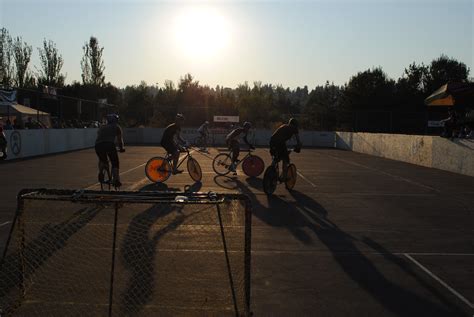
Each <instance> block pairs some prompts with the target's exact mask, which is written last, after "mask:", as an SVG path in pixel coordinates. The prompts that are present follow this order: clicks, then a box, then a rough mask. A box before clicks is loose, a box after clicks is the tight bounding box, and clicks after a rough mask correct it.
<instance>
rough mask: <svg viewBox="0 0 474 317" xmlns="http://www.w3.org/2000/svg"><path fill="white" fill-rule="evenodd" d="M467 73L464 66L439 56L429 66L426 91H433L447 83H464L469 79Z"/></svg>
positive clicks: (454, 60) (456, 61) (444, 56)
mask: <svg viewBox="0 0 474 317" xmlns="http://www.w3.org/2000/svg"><path fill="white" fill-rule="evenodd" d="M469 71H470V69H469V68H468V67H467V66H466V64H464V63H462V62H459V61H458V60H456V59H454V58H449V57H448V56H446V55H441V56H440V57H439V58H437V59H434V60H433V61H432V62H431V64H430V66H429V73H428V79H427V89H428V91H429V92H431V91H434V90H435V89H437V88H439V87H440V86H441V85H444V84H446V83H447V82H449V81H459V82H466V81H468V78H469Z"/></svg>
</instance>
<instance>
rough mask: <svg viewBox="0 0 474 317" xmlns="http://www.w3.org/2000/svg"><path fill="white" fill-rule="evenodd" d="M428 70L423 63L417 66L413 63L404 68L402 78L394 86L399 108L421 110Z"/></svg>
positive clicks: (425, 91)
mask: <svg viewBox="0 0 474 317" xmlns="http://www.w3.org/2000/svg"><path fill="white" fill-rule="evenodd" d="M428 76H429V68H428V66H425V65H424V64H423V63H422V64H421V65H417V64H416V63H415V62H413V63H412V64H410V65H409V66H408V68H405V71H404V73H403V76H402V77H401V78H399V79H398V81H397V84H396V97H397V103H398V106H399V107H400V108H403V107H404V108H408V109H409V110H412V111H413V110H415V108H419V109H420V110H423V108H424V107H425V105H424V104H423V100H424V98H426V93H427V85H428Z"/></svg>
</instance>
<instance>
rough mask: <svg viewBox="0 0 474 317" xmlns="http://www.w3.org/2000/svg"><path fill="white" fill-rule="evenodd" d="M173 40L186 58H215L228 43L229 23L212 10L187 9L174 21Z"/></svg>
mask: <svg viewBox="0 0 474 317" xmlns="http://www.w3.org/2000/svg"><path fill="white" fill-rule="evenodd" d="M175 39H176V42H177V47H178V49H179V50H180V52H182V53H183V54H184V55H185V56H187V57H191V58H199V59H206V58H210V57H215V56H217V55H218V54H219V53H221V52H222V51H223V50H224V49H225V48H226V46H228V44H229V42H230V29H229V23H228V21H227V20H226V19H225V17H224V16H223V15H221V14H220V13H219V12H218V11H216V10H214V9H211V8H194V9H189V10H187V11H185V12H182V13H181V14H180V15H178V16H177V18H176V20H175Z"/></svg>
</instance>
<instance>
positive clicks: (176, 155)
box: [171, 148, 183, 174]
mask: <svg viewBox="0 0 474 317" xmlns="http://www.w3.org/2000/svg"><path fill="white" fill-rule="evenodd" d="M171 158H172V159H173V174H179V173H182V172H183V170H178V161H179V149H178V148H176V149H175V150H174V152H172V154H171Z"/></svg>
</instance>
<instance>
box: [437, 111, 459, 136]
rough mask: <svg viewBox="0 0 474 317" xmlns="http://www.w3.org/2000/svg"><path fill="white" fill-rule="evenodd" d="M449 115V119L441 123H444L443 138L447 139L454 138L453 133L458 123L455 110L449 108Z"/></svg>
mask: <svg viewBox="0 0 474 317" xmlns="http://www.w3.org/2000/svg"><path fill="white" fill-rule="evenodd" d="M448 115H449V117H447V118H446V119H444V120H441V122H444V131H443V134H442V135H441V136H443V137H445V138H452V137H454V136H453V132H454V129H455V128H456V125H457V123H458V117H457V114H456V112H455V111H454V109H453V108H449V110H448Z"/></svg>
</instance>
